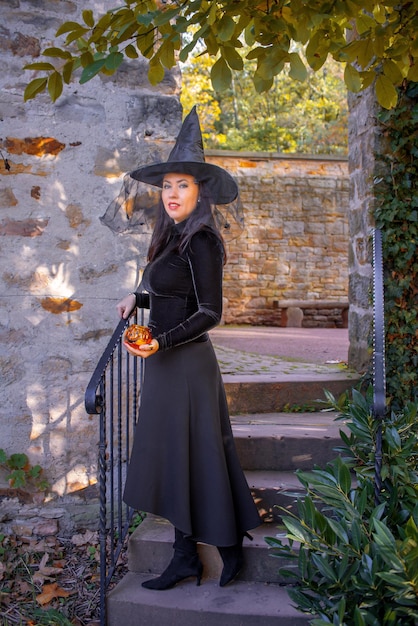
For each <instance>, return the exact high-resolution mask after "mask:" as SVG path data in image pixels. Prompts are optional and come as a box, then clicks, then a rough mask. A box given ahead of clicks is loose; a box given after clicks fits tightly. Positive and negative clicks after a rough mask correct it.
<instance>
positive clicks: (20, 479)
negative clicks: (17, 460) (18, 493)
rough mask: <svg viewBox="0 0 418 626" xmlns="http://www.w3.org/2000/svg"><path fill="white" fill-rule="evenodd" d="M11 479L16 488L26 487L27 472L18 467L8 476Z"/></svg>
mask: <svg viewBox="0 0 418 626" xmlns="http://www.w3.org/2000/svg"><path fill="white" fill-rule="evenodd" d="M7 479H8V480H9V481H10V485H11V486H12V487H14V488H15V489H19V488H20V487H24V486H25V485H26V474H25V472H24V470H23V469H16V470H14V471H13V472H11V473H10V474H9V476H7Z"/></svg>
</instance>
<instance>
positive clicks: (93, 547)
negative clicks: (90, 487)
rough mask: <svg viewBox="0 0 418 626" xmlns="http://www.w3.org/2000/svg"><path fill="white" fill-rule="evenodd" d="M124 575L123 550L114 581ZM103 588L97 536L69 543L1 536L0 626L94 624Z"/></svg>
mask: <svg viewBox="0 0 418 626" xmlns="http://www.w3.org/2000/svg"><path fill="white" fill-rule="evenodd" d="M125 571H126V554H125V551H123V552H122V555H121V558H120V565H119V566H118V568H117V575H116V577H115V578H116V581H117V580H120V578H121V577H122V576H123V574H124V573H125ZM99 585H100V572H99V542H98V537H97V533H96V532H93V531H91V530H86V531H84V532H82V533H77V534H76V535H74V536H73V537H72V538H71V539H69V538H66V539H63V538H57V537H46V538H44V539H39V540H30V539H28V540H25V539H21V538H18V537H16V536H3V535H2V536H0V624H1V626H17V625H18V626H22V625H23V624H24V625H25V626H96V625H98V624H99V623H100V615H99V602H100V595H99Z"/></svg>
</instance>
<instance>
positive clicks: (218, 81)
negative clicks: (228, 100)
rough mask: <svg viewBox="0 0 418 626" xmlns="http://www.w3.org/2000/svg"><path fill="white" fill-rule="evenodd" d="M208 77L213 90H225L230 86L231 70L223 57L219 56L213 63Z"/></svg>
mask: <svg viewBox="0 0 418 626" xmlns="http://www.w3.org/2000/svg"><path fill="white" fill-rule="evenodd" d="M210 78H211V81H212V85H213V88H214V90H215V91H225V89H228V87H230V85H231V82H232V72H231V70H230V69H229V67H228V65H227V63H226V61H225V59H223V58H222V57H220V58H219V59H218V60H217V61H216V63H215V64H214V65H213V67H212V69H211V72H210Z"/></svg>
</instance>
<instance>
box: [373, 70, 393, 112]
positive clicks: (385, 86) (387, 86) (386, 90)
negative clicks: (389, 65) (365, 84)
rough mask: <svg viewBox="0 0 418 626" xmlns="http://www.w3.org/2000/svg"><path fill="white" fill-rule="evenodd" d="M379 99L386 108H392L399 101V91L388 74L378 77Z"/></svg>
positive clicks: (377, 90)
mask: <svg viewBox="0 0 418 626" xmlns="http://www.w3.org/2000/svg"><path fill="white" fill-rule="evenodd" d="M376 97H377V101H378V103H379V104H380V106H382V107H383V108H384V109H392V108H393V107H395V106H396V103H397V102H398V92H397V91H396V89H395V87H394V85H393V83H392V81H391V80H389V78H388V77H387V76H383V75H380V76H378V77H377V79H376Z"/></svg>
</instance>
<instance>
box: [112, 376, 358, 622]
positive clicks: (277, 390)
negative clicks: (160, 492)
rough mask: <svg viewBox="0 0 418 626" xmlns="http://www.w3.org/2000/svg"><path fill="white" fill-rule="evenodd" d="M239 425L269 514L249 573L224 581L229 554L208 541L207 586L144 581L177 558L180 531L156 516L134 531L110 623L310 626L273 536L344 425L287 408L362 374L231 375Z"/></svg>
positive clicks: (204, 548) (240, 441)
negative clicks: (304, 475) (272, 545)
mask: <svg viewBox="0 0 418 626" xmlns="http://www.w3.org/2000/svg"><path fill="white" fill-rule="evenodd" d="M224 380H225V388H226V392H227V397H228V402H229V406H230V411H231V423H232V428H233V432H234V437H235V441H236V445H237V450H238V454H239V457H240V460H241V464H242V467H243V468H244V471H245V473H246V476H247V480H248V484H249V486H250V488H251V491H252V493H253V497H254V500H255V502H256V503H257V506H258V508H259V511H260V514H261V516H262V518H263V524H262V525H261V526H260V527H259V528H257V529H256V530H254V531H253V532H252V533H251V534H252V536H253V541H250V540H248V539H244V553H245V565H244V567H243V569H242V571H241V573H240V575H239V578H238V579H237V580H235V581H234V582H233V583H231V584H230V585H228V586H226V587H224V588H221V587H219V584H218V581H219V577H220V574H221V571H222V561H221V559H220V556H219V554H218V552H217V550H216V548H215V547H213V546H208V545H199V553H200V557H201V560H202V562H203V564H204V577H203V580H202V584H201V586H200V587H197V586H196V584H195V582H194V580H195V579H193V580H191V579H190V580H185V581H183V582H181V583H179V584H178V585H177V586H176V587H174V588H173V589H170V590H166V591H152V590H147V589H144V588H143V587H141V582H142V581H143V580H146V579H148V578H150V577H152V576H153V575H158V574H160V573H161V572H162V571H163V570H164V569H165V567H166V565H167V564H168V562H169V561H170V559H171V556H172V544H173V539H174V529H173V528H172V526H171V525H170V524H169V523H168V522H167V521H165V520H162V519H161V518H157V517H153V516H148V517H147V518H146V519H145V521H144V522H143V523H142V524H141V525H140V526H139V528H138V529H137V530H136V531H135V533H134V534H133V535H132V537H131V538H130V542H129V573H128V574H127V575H126V576H125V577H124V579H123V580H122V581H121V582H120V583H119V584H118V585H117V586H116V587H115V588H114V589H113V590H112V591H111V592H110V593H109V596H108V601H107V610H108V619H107V625H108V626H140V625H147V626H256V625H257V626H258V625H259V624H261V623H262V624H263V626H269V625H272V626H273V624H274V626H302V625H303V626H305V625H307V624H308V623H309V618H308V616H306V615H304V614H302V613H300V612H298V611H296V609H294V608H293V606H292V604H291V601H290V599H289V597H288V594H287V591H286V584H288V581H286V582H285V581H284V580H283V578H282V577H281V575H280V572H279V569H280V568H282V567H285V566H287V565H288V563H286V561H285V560H283V559H282V558H280V559H279V558H277V557H273V556H272V553H271V550H270V549H269V548H268V546H267V544H266V542H265V540H264V537H266V536H275V535H276V534H278V533H280V532H281V529H280V528H279V527H278V526H279V524H280V510H279V508H278V507H281V506H283V507H285V508H286V509H288V510H289V509H292V508H293V506H294V504H295V498H296V497H297V495H300V493H301V492H302V486H301V484H300V483H299V481H298V480H297V478H296V477H295V474H294V472H295V470H296V469H305V470H307V469H310V468H312V467H313V466H314V465H315V464H319V465H322V466H323V465H325V464H326V462H327V461H328V460H330V459H331V458H332V457H334V456H335V454H336V452H335V451H334V448H335V446H337V445H339V443H340V437H339V430H340V428H341V427H342V425H341V423H340V422H337V423H335V421H334V420H335V417H336V414H334V413H330V412H319V411H318V412H309V413H284V412H283V407H284V406H285V405H298V406H304V405H306V404H310V403H312V402H313V401H315V400H316V399H318V398H321V397H322V398H323V397H324V395H323V389H328V390H330V391H332V392H333V393H334V395H335V396H338V395H339V394H340V393H342V392H343V391H344V390H345V389H348V388H350V387H352V386H353V384H355V382H356V381H355V380H353V375H352V374H351V375H344V374H342V373H338V374H337V375H336V376H332V375H331V376H328V378H327V377H324V376H323V375H321V376H319V377H318V376H311V377H310V376H304V377H303V379H301V378H300V377H295V379H292V377H289V376H286V377H283V379H281V380H279V377H277V376H276V377H275V378H274V379H272V377H271V376H264V377H263V376H255V377H254V376H253V377H251V376H247V377H246V376H224Z"/></svg>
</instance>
